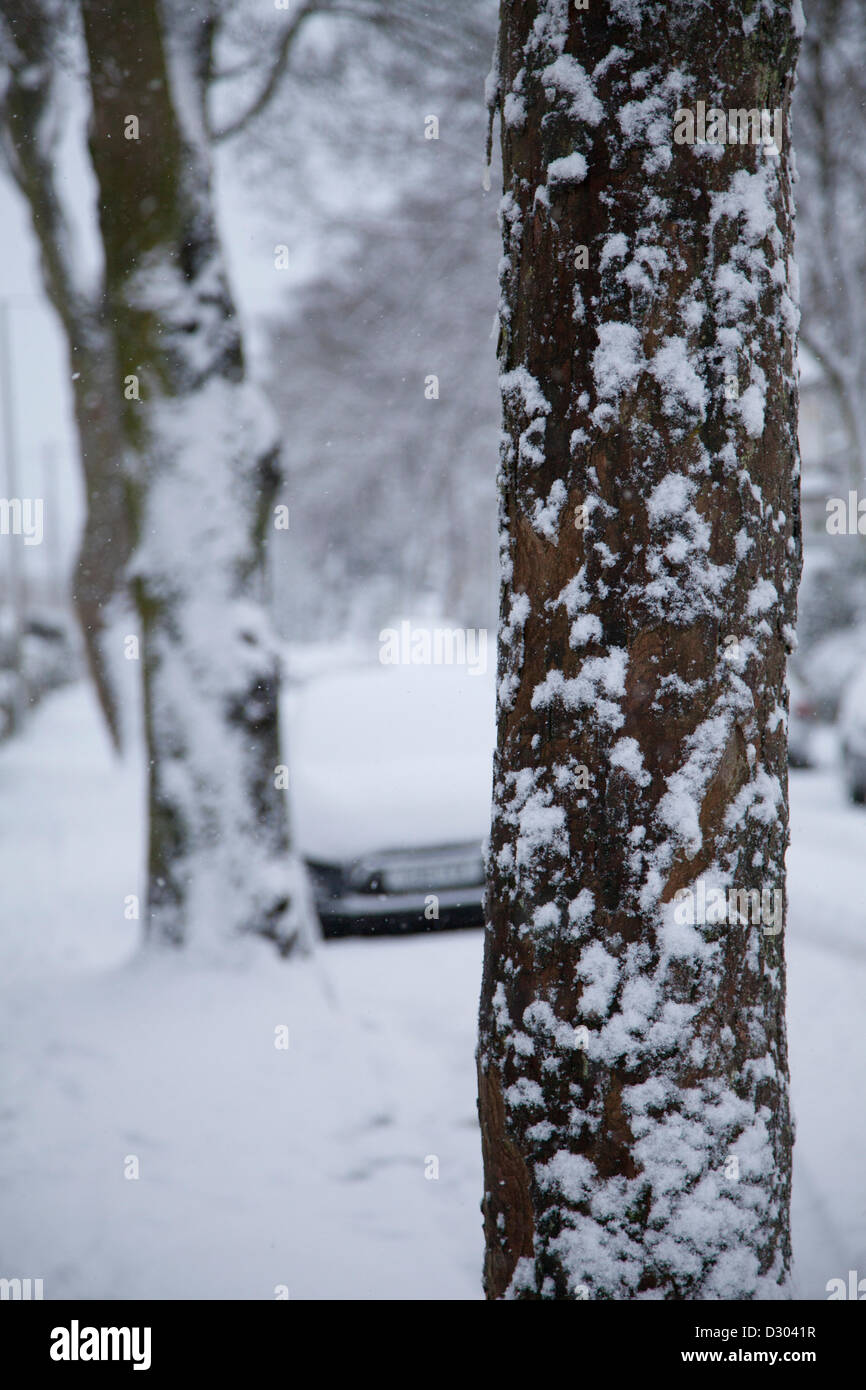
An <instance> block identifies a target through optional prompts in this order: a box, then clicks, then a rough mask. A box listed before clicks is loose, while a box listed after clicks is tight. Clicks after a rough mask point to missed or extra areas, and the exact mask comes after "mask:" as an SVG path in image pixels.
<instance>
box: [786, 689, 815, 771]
mask: <svg viewBox="0 0 866 1390" xmlns="http://www.w3.org/2000/svg"><path fill="white" fill-rule="evenodd" d="M816 718H817V709H816V707H815V703H814V701H813V699H812V697H811V695H810V693H809V691H808V690H807V689H806V687H805V685H804V684H803V682H802V681H801V680H800V678H799V676H797V675H796V674H795V673H794V672H793V671H792V670H791V669H790V667H789V668H788V762H789V763H790V765H791V767H813V766H814V761H815V759H814V752H813V742H814V735H815V720H816Z"/></svg>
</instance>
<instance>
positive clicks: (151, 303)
mask: <svg viewBox="0 0 866 1390" xmlns="http://www.w3.org/2000/svg"><path fill="white" fill-rule="evenodd" d="M81 8H82V15H83V20H84V36H85V43H86V48H87V53H88V58H89V68H90V87H91V98H92V115H91V129H90V154H91V159H92V162H93V168H94V171H95V173H96V178H97V182H98V186H99V219H100V231H101V240H102V245H103V249H104V254H105V295H104V304H103V313H102V321H103V322H104V323H106V324H109V325H110V326H111V330H112V334H113V338H114V343H115V359H116V363H117V370H118V373H119V375H118V378H117V379H116V381H115V383H114V391H115V393H116V396H117V398H118V400H119V401H120V403H121V408H122V410H123V434H124V442H125V450H126V459H127V468H126V479H125V482H126V487H127V490H128V497H129V509H130V514H131V517H132V524H133V537H134V542H135V552H134V556H133V560H132V562H131V578H132V583H133V592H134V595H135V600H136V604H137V608H138V613H139V618H140V629H141V639H142V647H141V658H142V662H143V676H144V693H145V726H146V740H147V748H148V754H149V821H150V849H149V919H150V927H151V931H152V932H153V933H155V934H156V935H157V936H158V937H160V938H162V939H167V940H170V941H175V942H180V941H183V940H186V939H187V938H190V937H195V938H199V939H201V940H203V941H205V942H207V941H208V940H209V939H211V938H213V937H216V936H218V935H220V934H223V935H229V936H231V935H234V934H236V933H239V932H249V931H252V932H257V933H261V934H264V935H268V936H272V937H274V938H275V939H276V940H278V941H279V942H280V944H281V946H282V947H283V948H285V949H290V948H291V947H292V946H294V945H297V944H298V943H299V942H303V941H306V940H307V937H308V931H309V928H310V917H309V905H308V899H307V895H306V892H305V884H304V880H303V876H302V874H301V873H300V871H299V867H298V865H297V863H296V862H295V861H293V860H291V859H290V856H289V844H288V825H287V812H286V800H285V792H284V791H282V790H279V789H278V788H277V786H276V785H275V783H276V780H277V779H276V777H275V771H276V768H277V766H278V764H280V763H281V755H280V746H279V736H278V694H279V672H278V666H279V659H278V655H277V653H276V650H275V649H274V647H273V645H272V640H271V636H270V629H269V625H268V623H267V621H266V619H265V615H264V612H263V610H262V608H261V607H260V605H259V599H260V597H261V585H262V567H263V550H264V535H265V528H266V526H267V525H268V524H269V520H270V518H271V504H272V502H273V498H274V493H275V489H276V486H277V483H278V481H279V478H280V472H279V466H278V465H279V445H278V440H277V437H276V434H275V431H274V428H273V424H272V421H271V417H270V414H269V412H268V410H267V408H266V407H265V404H264V402H263V401H262V399H261V398H260V397H259V396H258V394H257V393H256V391H255V390H254V389H253V387H252V386H251V384H250V383H249V381H248V380H247V377H246V373H245V367H244V359H243V351H242V343H241V334H240V328H239V324H238V320H237V315H236V311H235V306H234V303H233V301H232V297H231V293H230V290H229V287H228V282H227V279H226V274H225V268H224V263H223V258H222V253H221V247H220V244H219V237H218V233H217V229H216V224H215V215H214V207H213V198H212V191H211V169H210V157H209V149H208V142H207V136H206V126H205V110H204V105H205V98H206V74H207V72H208V70H209V63H210V43H211V38H212V30H211V27H210V23H209V19H208V16H209V14H210V7H209V6H207V5H204V6H203V5H198V6H195V5H193V6H191V7H190V6H185V7H181V6H175V7H173V6H171V5H170V4H161V3H159V0H139V3H137V4H136V5H134V6H131V7H127V8H125V9H124V10H123V11H122V12H117V11H116V10H114V9H113V8H111V7H106V6H105V5H104V3H102V0H82V7H81Z"/></svg>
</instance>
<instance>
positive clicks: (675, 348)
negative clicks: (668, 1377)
mask: <svg viewBox="0 0 866 1390" xmlns="http://www.w3.org/2000/svg"><path fill="white" fill-rule="evenodd" d="M799 16H800V12H799V6H798V5H797V4H796V3H793V4H792V3H780V4H777V5H775V6H773V7H772V14H769V15H768V14H767V13H766V11H765V9H764V7H761V6H759V5H755V6H753V7H752V9H751V12H750V14H749V15H748V16H747V17H745V18H744V16H743V14H742V13H741V12H740V10H739V9H738V7H735V6H729V5H723V6H714V7H706V6H704V7H696V6H695V5H693V4H692V3H691V0H667V3H666V4H664V5H655V4H649V5H629V4H617V5H590V6H589V8H588V9H587V10H586V11H579V10H576V9H573V8H572V7H570V6H566V5H564V4H559V3H555V0H546V2H545V0H542V3H541V4H540V5H539V4H537V3H527V0H503V3H502V8H501V30H500V44H499V59H498V65H497V66H498V71H497V72H495V73H494V78H495V84H494V87H493V91H492V101H493V105H494V107H498V108H499V109H500V110H501V112H502V154H503V170H504V185H505V193H504V199H503V203H502V214H501V216H502V231H503V242H504V261H503V269H502V304H501V336H500V364H501V370H502V373H503V375H502V382H501V385H502V396H503V407H504V422H505V438H504V444H503V453H502V464H501V473H500V496H501V510H500V525H501V548H502V559H503V583H502V594H501V627H500V655H499V661H500V671H499V711H498V723H499V727H498V747H497V754H496V763H495V776H494V811H493V828H492V837H491V847H490V857H489V877H488V909H487V913H488V926H487V932H486V946H485V965H484V981H483V986H482V1000H481V1019H480V1022H481V1028H480V1043H479V1054H478V1061H479V1087H480V1101H479V1107H480V1116H481V1126H482V1139H483V1151H484V1166H485V1196H484V1216H485V1230H486V1244H487V1255H486V1264H485V1282H486V1289H487V1293H488V1296H489V1297H491V1298H499V1297H503V1296H508V1297H524V1298H566V1299H568V1298H571V1299H575V1298H634V1297H641V1296H644V1297H649V1298H665V1299H701V1298H705V1299H712V1298H723V1299H736V1298H754V1297H773V1296H778V1295H779V1293H780V1292H783V1291H784V1288H785V1281H786V1277H787V1271H788V1267H789V1261H790V1238H789V1214H788V1213H789V1197H790V1176H791V1143H792V1128H791V1119H790V1115H789V1108H788V1076H787V1055H786V1040H785V1029H784V1010H785V974H784V952H783V935H782V922H783V916H784V888H785V878H784V856H785V849H786V846H787V841H788V825H787V768H786V738H785V698H786V697H785V663H786V652H787V650H789V648H790V645H791V643H792V640H793V624H794V621H795V606H796V587H797V581H798V577H799V566H800V525H799V506H798V493H797V473H798V454H797V385H796V370H795V346H796V342H795V340H796V326H797V310H796V305H795V303H794V297H795V291H794V290H793V289H792V284H793V282H794V276H793V273H792V267H791V261H790V257H791V250H792V198H791V187H790V184H791V169H790V149H789V123H788V108H789V100H790V92H791V85H792V80H793V71H794V65H795V60H796V51H797V42H798V30H799V27H800V26H799V22H798V17H799ZM698 101H703V102H705V103H706V108H707V110H709V108H711V107H719V108H723V109H724V110H725V111H727V110H729V109H739V108H747V109H750V108H759V109H767V110H769V111H770V112H773V111H775V110H776V109H777V108H780V109H781V110H782V112H783V119H784V138H783V139H782V149H781V153H777V152H776V151H775V150H774V149H770V148H765V147H764V146H763V145H753V144H751V143H750V144H733V145H732V144H727V145H722V144H719V145H713V146H709V145H704V146H703V147H702V148H701V147H698V146H696V145H694V144H686V143H677V142H675V141H674V139H673V130H674V124H675V119H674V118H675V113H676V111H677V110H678V109H679V108H686V109H690V110H691V111H692V112H693V113H695V114H696V103H697V102H698ZM713 887H715V888H717V889H719V890H721V891H723V892H724V893H725V895H727V893H728V891H729V890H732V889H736V890H737V891H748V890H755V891H756V892H757V895H758V902H759V904H760V906H759V907H758V908H756V907H755V899H754V898H751V899H738V900H737V904H736V907H735V908H732V907H731V906H730V905H729V904H728V902H727V897H726V898H725V900H724V901H725V907H724V908H723V911H726V913H727V916H728V918H729V920H728V921H719V920H715V921H713V920H709V921H705V920H702V917H704V916H705V915H706V916H708V917H710V918H712V917H713V915H714V914H713V912H712V911H710V912H709V913H707V914H704V913H703V912H702V898H701V893H702V891H704V890H707V892H708V891H709V889H710V888H713ZM762 894H765V895H766V896H765V897H763V898H762V896H761V895H762ZM710 901H711V903H712V902H713V901H715V902H716V903H717V902H718V901H719V900H718V899H715V900H714V899H712V898H711V899H710ZM692 909H694V914H693V912H692ZM692 915H694V916H696V917H697V922H696V923H695V922H690V920H689V918H690V916H692ZM756 917H757V918H758V919H759V920H757V921H756V920H755V918H756ZM744 918H745V920H744Z"/></svg>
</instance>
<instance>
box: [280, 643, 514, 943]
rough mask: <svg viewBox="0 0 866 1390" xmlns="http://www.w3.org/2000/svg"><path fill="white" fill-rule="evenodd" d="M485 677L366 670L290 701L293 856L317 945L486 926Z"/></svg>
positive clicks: (434, 669)
mask: <svg viewBox="0 0 866 1390" xmlns="http://www.w3.org/2000/svg"><path fill="white" fill-rule="evenodd" d="M494 703H495V701H494V681H493V676H492V674H486V673H485V674H477V675H473V674H471V673H470V672H469V671H468V670H467V668H466V667H451V666H371V667H368V668H364V669H360V670H354V671H351V672H346V671H343V672H338V673H334V674H331V675H327V676H323V677H320V678H317V679H313V680H311V681H309V682H308V683H307V684H306V685H304V686H303V687H302V688H301V689H300V690H296V691H295V692H294V693H293V694H292V696H291V698H290V701H289V709H288V721H287V722H288V741H289V784H290V789H291V806H292V824H293V834H294V838H295V843H296V844H297V845H298V847H299V849H300V852H301V854H302V855H303V857H304V859H305V860H306V863H307V866H308V868H309V870H310V873H311V876H312V880H313V886H314V889H315V894H316V902H317V906H318V910H319V915H320V917H321V919H322V925H323V929H324V931H325V933H326V935H341V934H343V933H345V932H347V931H352V930H368V931H375V930H382V929H393V928H403V927H410V926H416V927H421V928H424V929H428V930H431V929H435V928H436V927H440V926H463V925H466V926H475V925H480V924H481V922H482V916H483V914H482V895H483V879H484V868H483V858H482V843H483V841H484V839H485V838H486V835H487V832H488V828H489V824H490V797H491V781H492V755H493V744H494V732H495V712H494Z"/></svg>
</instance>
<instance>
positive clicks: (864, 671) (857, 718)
mask: <svg viewBox="0 0 866 1390" xmlns="http://www.w3.org/2000/svg"><path fill="white" fill-rule="evenodd" d="M839 746H840V749H841V753H842V773H843V776H844V778H845V784H846V786H847V788H848V795H849V796H850V798H851V800H852V801H853V802H854V803H855V804H856V805H858V806H862V805H863V804H864V803H866V664H864V665H863V666H860V667H859V668H858V670H857V671H856V672H855V673H854V675H853V677H852V678H851V680H850V681H849V682H848V685H847V686H846V687H845V690H844V692H843V695H842V702H841V705H840V708H839Z"/></svg>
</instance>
